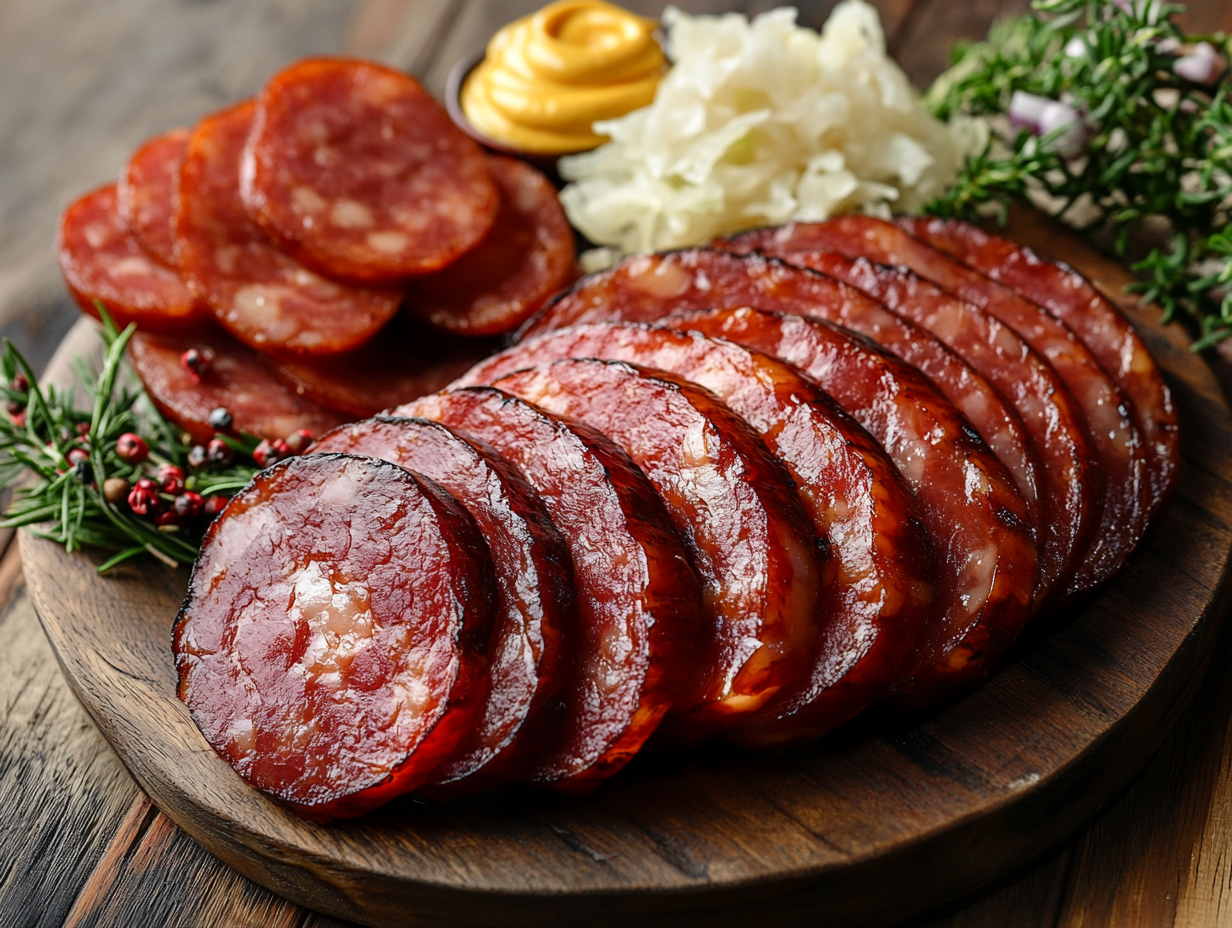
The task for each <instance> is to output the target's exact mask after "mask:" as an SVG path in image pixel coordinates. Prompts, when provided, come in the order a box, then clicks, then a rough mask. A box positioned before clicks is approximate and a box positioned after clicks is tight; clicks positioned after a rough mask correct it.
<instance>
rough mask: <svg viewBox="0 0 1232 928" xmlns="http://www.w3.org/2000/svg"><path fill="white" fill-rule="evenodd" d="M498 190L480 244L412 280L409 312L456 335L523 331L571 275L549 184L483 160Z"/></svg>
mask: <svg viewBox="0 0 1232 928" xmlns="http://www.w3.org/2000/svg"><path fill="white" fill-rule="evenodd" d="M488 167H489V169H490V170H491V171H492V178H493V180H495V181H496V186H497V189H498V190H499V191H500V210H499V211H498V212H497V214H496V222H495V223H494V224H493V226H492V228H491V229H490V230H489V231H488V234H487V235H486V236H484V239H483V241H481V242H480V243H479V244H478V245H476V246H475V247H474V248H472V249H471V250H470V251H468V252H467V253H466V254H464V255H462V257H460V258H458V260H456V261H454V262H453V263H452V264H450V265H449V266H448V267H446V268H444V269H442V270H439V271H437V272H436V273H434V274H425V275H423V276H422V277H417V278H415V279H414V280H412V281H411V282H410V286H409V288H408V290H407V296H406V305H407V308H408V309H410V310H411V311H412V312H414V313H415V314H416V315H418V316H420V317H421V318H423V319H426V320H427V321H429V322H431V323H432V324H433V325H435V326H437V327H438V328H441V329H444V330H445V331H447V332H455V333H458V334H459V335H499V334H502V333H504V332H508V331H511V330H513V329H516V328H517V327H518V326H520V325H521V324H522V323H523V322H525V321H526V319H527V318H528V317H530V316H531V315H533V314H534V313H536V312H538V311H539V308H540V307H541V306H543V304H544V303H545V302H547V299H548V297H550V296H552V295H553V294H554V293H556V292H557V291H558V290H560V289H562V288H563V287H564V286H565V285H566V284H568V283H570V282H571V281H572V280H573V279H574V277H575V276H576V267H577V249H576V247H575V246H574V240H573V229H572V228H571V227H570V226H569V220H568V219H566V218H565V211H564V210H563V209H562V208H561V205H560V201H559V200H558V199H557V198H556V188H555V187H553V186H552V184H551V182H550V181H549V180H548V179H547V178H546V177H544V176H543V175H542V174H540V173H539V172H538V171H536V170H535V169H534V168H532V167H531V166H530V165H529V164H526V163H525V162H524V161H515V160H513V159H512V158H496V157H489V158H488Z"/></svg>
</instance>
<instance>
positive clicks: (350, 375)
mask: <svg viewBox="0 0 1232 928" xmlns="http://www.w3.org/2000/svg"><path fill="white" fill-rule="evenodd" d="M499 348H500V345H499V341H498V340H497V339H494V338H463V337H461V336H458V335H450V334H448V333H445V332H438V331H437V330H435V329H433V328H431V327H430V326H427V325H424V324H423V323H421V322H418V321H417V320H413V319H408V318H407V314H406V313H399V314H398V316H397V317H396V318H395V319H394V320H393V321H392V322H391V323H389V325H387V326H386V327H385V328H383V329H382V330H381V331H380V332H379V333H378V334H377V335H376V337H375V338H373V339H372V340H371V341H370V342H368V343H367V344H366V345H363V346H361V347H359V348H356V349H355V350H354V351H348V352H346V353H345V354H336V355H331V356H329V357H324V358H295V359H285V358H278V359H274V360H273V362H272V363H273V368H274V373H275V374H277V375H278V377H279V379H280V380H282V382H283V383H285V384H286V385H287V386H289V387H291V389H293V390H294V391H295V392H296V393H298V394H300V396H305V397H307V398H308V399H310V400H313V401H314V402H317V403H320V404H321V405H322V406H326V407H328V408H329V409H336V410H338V411H339V412H343V413H347V414H348V415H351V416H356V417H359V418H366V417H367V416H374V415H376V414H377V413H378V412H383V411H384V410H386V409H392V408H393V407H394V406H398V405H401V404H402V403H409V402H410V401H411V400H414V399H418V398H419V397H421V396H426V395H427V394H429V393H435V392H436V391H438V390H442V389H444V388H445V387H446V386H448V385H449V384H450V383H451V382H452V381H453V380H454V379H455V378H457V377H459V376H461V375H462V374H463V373H465V372H466V371H467V369H469V368H470V367H471V365H473V364H475V363H477V362H478V361H480V360H482V359H483V358H486V357H487V356H488V355H490V354H492V353H493V352H495V351H497V350H498V349H499Z"/></svg>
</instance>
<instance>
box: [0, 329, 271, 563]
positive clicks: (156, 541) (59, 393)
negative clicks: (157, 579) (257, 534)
mask: <svg viewBox="0 0 1232 928" xmlns="http://www.w3.org/2000/svg"><path fill="white" fill-rule="evenodd" d="M102 315H103V319H104V324H103V330H102V335H103V340H104V342H105V344H106V349H107V350H106V354H105V357H104V360H103V366H102V371H101V372H100V373H99V374H98V376H97V377H92V376H90V374H89V373H88V371H86V370H84V369H83V368H82V369H79V370H78V371H77V375H78V379H79V380H80V381H81V385H82V388H83V389H84V391H85V392H86V394H87V395H88V396H89V397H91V399H92V403H91V406H90V408H88V409H80V408H78V407H77V405H76V403H75V400H74V392H75V391H74V390H72V389H63V388H57V387H55V386H48V387H46V388H43V387H41V386H40V385H39V383H38V380H37V379H36V377H35V376H34V371H33V370H31V368H30V365H29V364H28V363H27V362H26V359H25V358H24V357H22V355H21V353H20V352H19V351H18V350H17V349H16V348H14V347H13V345H12V343H11V342H9V341H8V340H7V339H6V340H5V341H4V344H3V348H2V349H0V372H2V373H3V375H4V385H3V386H0V393H3V396H4V398H5V400H6V401H7V403H8V413H9V415H8V416H7V417H5V416H3V415H0V490H3V489H8V488H10V487H14V490H15V493H14V496H15V500H14V503H13V505H12V507H11V508H10V509H9V511H8V512H7V513H6V516H5V520H4V521H3V522H2V523H0V527H3V528H19V527H25V528H27V529H29V530H30V531H32V532H33V533H34V534H36V535H39V536H40V537H43V538H49V539H51V540H53V541H56V542H59V543H60V544H62V545H64V547H65V548H66V549H67V550H69V551H73V550H76V549H79V548H81V547H83V546H91V547H95V548H101V549H103V550H104V551H109V552H113V556H112V557H111V558H109V559H108V560H107V561H105V562H104V563H103V564H101V565H100V566H99V568H98V571H99V573H104V572H106V571H107V570H109V569H110V568H112V567H114V566H115V565H117V564H119V563H122V562H123V561H126V560H128V559H129V558H132V557H136V556H137V555H141V554H151V555H153V556H155V557H157V558H158V559H159V560H161V561H163V562H164V563H167V564H170V565H172V566H174V565H176V564H190V563H192V561H193V560H194V559H195V558H196V556H197V549H198V547H199V543H200V539H201V534H202V532H204V530H205V527H206V525H207V524H208V522H209V520H210V518H212V516H214V515H216V514H217V513H218V511H220V509H221V507H222V504H224V503H225V502H226V498H227V497H228V496H230V495H231V494H232V493H234V492H236V491H237V490H238V489H240V488H241V487H243V486H244V485H245V484H247V482H248V481H249V479H250V478H251V477H252V475H253V474H254V473H255V472H256V471H257V470H258V469H259V468H258V467H257V466H256V463H255V461H253V460H252V455H253V453H254V450H255V448H256V447H257V445H256V439H252V438H251V437H248V436H241V437H240V438H234V437H230V436H224V435H219V436H218V437H217V438H216V442H219V443H224V444H225V447H220V449H219V450H220V452H221V453H217V454H215V455H214V458H215V460H214V461H213V462H201V461H193V460H191V458H193V457H194V454H193V452H194V448H193V446H192V444H191V443H190V442H189V441H187V440H186V437H182V436H181V435H180V433H179V432H178V431H177V430H176V429H175V428H173V427H172V426H171V425H170V424H169V423H168V422H167V421H166V420H165V419H164V418H163V417H162V416H161V415H160V414H159V412H158V410H157V409H156V408H155V407H154V405H153V404H152V403H151V402H150V401H149V399H148V397H146V395H145V393H144V391H143V390H141V389H140V388H139V387H135V386H130V385H129V383H128V382H126V381H128V380H131V379H132V378H131V375H129V376H127V377H126V376H125V375H126V374H127V372H126V371H125V369H124V349H125V346H126V345H127V344H128V341H129V339H130V338H131V337H132V335H133V332H134V330H135V327H134V326H131V325H130V326H129V327H128V328H127V329H125V330H124V331H123V332H118V331H117V330H116V327H115V325H114V324H113V323H112V321H111V319H110V318H109V317H108V316H107V315H106V313H105V312H103V313H102ZM214 444H215V443H213V442H212V443H211V447H213V445H214ZM196 457H200V454H199V453H198V454H197V455H196ZM193 464H196V465H197V467H196V468H195V469H194V468H193V466H192V465H193ZM189 471H191V473H189Z"/></svg>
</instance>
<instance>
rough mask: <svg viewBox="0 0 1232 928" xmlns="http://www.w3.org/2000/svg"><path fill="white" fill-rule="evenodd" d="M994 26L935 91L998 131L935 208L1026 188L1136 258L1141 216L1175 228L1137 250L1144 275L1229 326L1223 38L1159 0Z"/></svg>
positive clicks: (1224, 333)
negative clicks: (1194, 27) (1184, 27)
mask: <svg viewBox="0 0 1232 928" xmlns="http://www.w3.org/2000/svg"><path fill="white" fill-rule="evenodd" d="M1033 7H1034V12H1033V13H1032V14H1029V15H1027V16H1024V17H1022V18H1019V19H1016V20H1011V21H1009V22H1005V23H1002V24H999V25H997V26H996V27H994V28H993V30H992V32H991V33H990V35H989V38H988V41H987V42H984V43H978V44H967V45H962V46H960V47H958V48H956V49H955V53H954V59H953V67H952V68H951V69H950V70H949V71H948V72H946V73H945V74H943V75H942V76H941V77H940V78H938V80H937V82H936V83H935V84H934V85H933V87H932V88H931V89H930V91H929V93H928V98H927V99H928V103H929V105H930V106H931V108H932V110H933V112H934V113H936V114H937V115H938V116H939V117H940V118H942V119H949V118H951V117H954V116H957V115H968V116H984V117H998V116H1001V117H1005V119H1003V120H997V119H994V120H992V123H991V124H992V126H993V134H992V137H991V139H990V141H989V143H988V145H987V146H986V148H985V149H984V151H983V152H982V153H981V154H979V155H978V156H976V157H973V158H970V159H969V160H968V162H967V164H966V167H965V169H964V170H963V172H962V175H961V176H960V178H959V180H958V182H957V184H956V185H955V186H954V188H953V189H952V190H951V191H950V192H949V193H948V194H947V195H946V196H944V197H942V198H940V199H938V200H937V201H935V202H934V203H933V204H931V205H930V207H929V211H930V212H932V213H934V214H936V215H942V216H959V217H964V218H973V217H974V216H976V215H978V214H980V213H983V212H987V211H988V210H989V209H990V208H991V207H996V209H997V210H998V211H999V212H1000V213H1001V215H1002V217H1004V215H1005V210H1006V209H1007V208H1008V206H1009V204H1010V203H1011V202H1012V201H1013V200H1016V199H1021V198H1025V197H1028V196H1030V197H1031V198H1032V199H1033V200H1034V201H1035V202H1036V204H1037V205H1041V204H1042V205H1043V207H1044V208H1045V209H1047V210H1048V211H1049V212H1051V213H1052V214H1053V215H1056V216H1061V217H1062V218H1066V219H1068V220H1070V221H1071V222H1073V223H1075V224H1078V225H1079V228H1080V229H1081V230H1082V231H1083V232H1088V233H1094V232H1101V233H1104V234H1105V235H1109V236H1110V237H1111V241H1112V243H1113V247H1114V248H1115V250H1116V252H1117V254H1118V255H1119V256H1121V257H1126V256H1127V255H1128V254H1129V252H1130V247H1131V244H1132V243H1133V242H1135V241H1137V240H1139V236H1140V235H1141V234H1142V233H1143V232H1144V231H1146V230H1150V229H1152V228H1154V229H1155V230H1156V231H1158V227H1159V226H1161V225H1162V228H1163V231H1164V235H1165V237H1166V241H1165V243H1164V244H1163V245H1161V246H1160V247H1156V248H1154V249H1153V250H1152V251H1151V252H1150V253H1149V255H1147V257H1145V258H1143V259H1141V260H1139V261H1137V262H1136V263H1134V264H1133V265H1132V267H1133V270H1134V271H1135V272H1136V273H1137V274H1138V276H1139V278H1140V282H1139V283H1138V284H1136V285H1135V286H1134V288H1133V289H1134V290H1135V291H1136V292H1139V293H1141V294H1143V296H1144V298H1145V299H1146V300H1148V301H1151V302H1156V303H1158V304H1160V305H1161V306H1162V307H1163V308H1164V321H1165V322H1166V321H1170V320H1171V319H1172V318H1173V317H1174V316H1176V315H1177V314H1178V313H1179V314H1181V315H1182V316H1183V317H1186V318H1187V319H1188V320H1190V321H1191V322H1192V323H1193V324H1194V326H1195V327H1196V328H1197V330H1198V334H1199V339H1198V341H1197V342H1196V343H1195V345H1194V348H1195V350H1199V349H1202V348H1205V347H1209V346H1210V345H1213V344H1214V343H1216V342H1218V341H1221V340H1223V339H1225V338H1228V337H1230V336H1232V292H1230V289H1229V284H1232V233H1229V232H1228V231H1227V230H1226V228H1225V227H1226V225H1227V221H1228V214H1229V207H1230V205H1232V101H1230V99H1229V98H1230V95H1232V81H1230V80H1229V78H1228V72H1227V70H1226V68H1225V67H1224V66H1223V62H1221V61H1220V55H1221V54H1222V55H1223V56H1225V57H1226V56H1227V54H1228V51H1229V43H1228V37H1227V36H1225V35H1222V34H1217V35H1208V36H1195V35H1186V34H1184V33H1183V32H1182V31H1181V29H1180V27H1179V26H1178V25H1177V23H1176V22H1175V16H1176V15H1177V14H1178V13H1181V12H1183V11H1184V7H1182V6H1177V5H1173V4H1165V3H1163V2H1161V0H1132V2H1131V0H1114V2H1095V0H1036V2H1035V3H1034V4H1033Z"/></svg>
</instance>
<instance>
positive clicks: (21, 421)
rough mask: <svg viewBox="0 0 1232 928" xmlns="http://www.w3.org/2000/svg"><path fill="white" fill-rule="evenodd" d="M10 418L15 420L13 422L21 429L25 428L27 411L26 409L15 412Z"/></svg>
mask: <svg viewBox="0 0 1232 928" xmlns="http://www.w3.org/2000/svg"><path fill="white" fill-rule="evenodd" d="M9 418H11V419H12V420H13V424H14V425H15V426H17V427H18V428H19V429H20V428H24V427H25V425H26V413H25V411H24V410H23V411H21V412H15V413H13V414H12V415H11V416H10V417H9Z"/></svg>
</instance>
